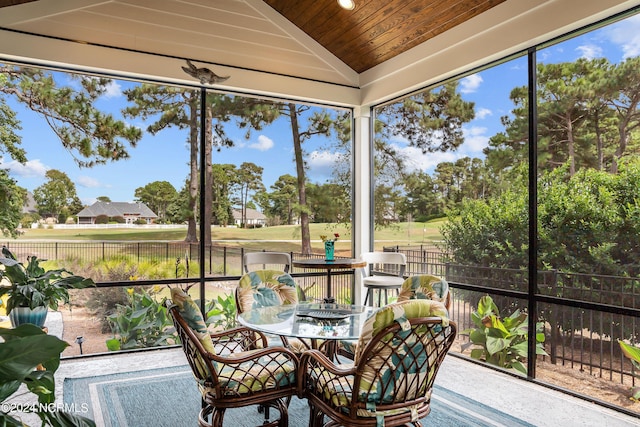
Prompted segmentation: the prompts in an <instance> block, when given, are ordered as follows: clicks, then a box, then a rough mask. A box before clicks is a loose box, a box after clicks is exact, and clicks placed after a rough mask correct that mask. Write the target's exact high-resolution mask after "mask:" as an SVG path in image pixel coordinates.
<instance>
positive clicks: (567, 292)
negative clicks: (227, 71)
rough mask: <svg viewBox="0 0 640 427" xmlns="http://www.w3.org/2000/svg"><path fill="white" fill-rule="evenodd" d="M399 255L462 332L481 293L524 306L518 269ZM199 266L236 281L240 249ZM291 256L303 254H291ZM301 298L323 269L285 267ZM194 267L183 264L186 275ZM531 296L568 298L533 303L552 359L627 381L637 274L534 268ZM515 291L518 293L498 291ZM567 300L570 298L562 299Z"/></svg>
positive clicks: (63, 250)
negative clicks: (446, 299)
mask: <svg viewBox="0 0 640 427" xmlns="http://www.w3.org/2000/svg"><path fill="white" fill-rule="evenodd" d="M3 245H4V246H7V247H8V248H9V249H10V250H11V251H13V252H14V253H15V254H16V255H17V256H18V257H19V258H21V259H24V257H26V256H29V255H37V256H38V257H40V258H43V259H56V260H61V259H66V258H81V259H83V260H84V261H94V262H97V261H101V260H107V259H118V258H122V259H133V260H137V261H142V260H150V259H151V260H159V261H160V260H162V261H169V262H175V261H177V260H181V262H183V261H186V260H190V261H191V262H199V261H200V259H199V258H200V248H199V245H198V244H188V243H182V242H20V241H17V242H16V241H10V242H5V243H4V244H3ZM385 250H386V251H394V252H395V251H399V252H403V253H405V254H406V255H407V260H408V266H407V272H406V274H407V275H416V274H433V275H437V276H441V277H444V278H445V279H446V280H447V281H448V282H449V284H450V286H451V288H452V293H453V295H454V307H453V310H452V317H453V318H454V320H455V321H456V322H457V323H458V325H459V329H460V330H461V331H462V330H464V329H467V328H469V327H472V326H473V325H472V323H471V320H470V314H471V312H472V311H473V310H474V309H475V307H476V305H477V302H478V300H479V299H480V297H481V296H482V295H487V294H488V295H491V296H492V297H493V299H494V301H495V302H496V303H497V304H498V306H499V307H500V310H501V314H502V315H503V316H508V315H510V314H511V313H512V312H513V311H515V310H516V309H521V310H526V309H527V300H526V295H527V289H528V274H527V271H526V270H516V269H502V268H490V267H477V266H467V265H457V264H452V263H447V262H444V257H443V253H442V252H441V251H440V250H439V249H438V248H437V247H434V246H427V245H424V246H420V247H402V246H394V247H387V248H385ZM204 253H205V259H204V265H205V266H206V268H205V270H206V271H207V273H208V274H209V275H211V276H214V277H216V280H217V281H220V280H223V278H224V277H227V276H228V279H229V280H232V279H237V277H239V276H240V274H241V273H242V269H241V264H242V263H241V260H242V256H243V254H244V249H242V248H231V247H225V246H215V245H214V246H207V247H206V248H205V251H204ZM291 256H292V259H294V260H295V259H300V258H302V257H321V256H322V255H320V254H318V255H311V256H307V255H305V256H303V255H301V254H299V253H291ZM291 273H292V274H293V275H294V276H295V277H296V280H298V281H299V283H300V286H301V287H302V288H303V289H304V290H305V293H306V294H307V296H308V297H309V298H314V299H321V298H323V297H325V296H326V295H327V289H326V285H327V272H326V270H302V269H296V268H292V270H291ZM198 274H199V271H198V270H197V269H191V271H190V272H189V277H197V276H198ZM331 274H332V292H331V293H332V295H334V296H336V297H337V300H338V301H339V302H344V303H347V302H351V301H352V298H353V293H354V280H353V275H352V271H351V270H344V271H332V273H331ZM538 275H539V278H538V294H539V295H541V296H553V297H558V298H561V299H563V300H566V301H568V302H567V303H566V304H565V303H563V302H562V301H559V302H554V303H544V304H539V305H538V318H539V319H540V320H541V321H544V322H545V335H546V338H545V349H546V350H547V352H548V353H549V359H550V360H551V362H552V363H554V364H562V365H568V366H571V367H577V368H579V369H580V370H581V371H585V372H589V373H590V374H591V375H594V376H599V377H602V378H606V379H609V380H618V381H620V382H621V383H625V380H626V381H629V380H631V381H632V382H633V381H634V380H635V377H634V372H633V368H632V367H631V365H630V363H629V361H628V360H625V358H624V356H623V355H622V353H621V351H620V349H619V347H618V345H617V341H616V340H617V339H626V340H629V341H631V342H638V341H639V340H640V327H639V324H638V322H639V317H638V316H630V315H623V314H618V312H617V311H619V310H623V309H637V308H639V307H640V278H629V277H617V276H599V275H589V274H576V273H563V272H560V271H557V270H552V271H541V272H539V273H538ZM508 292H516V293H520V294H521V295H522V297H513V296H509V295H506V293H508ZM569 302H571V303H569ZM583 302H584V303H599V304H606V306H607V307H608V310H597V309H591V308H588V307H587V308H584V307H581V305H580V304H581V303H583Z"/></svg>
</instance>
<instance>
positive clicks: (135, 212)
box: [77, 202, 158, 224]
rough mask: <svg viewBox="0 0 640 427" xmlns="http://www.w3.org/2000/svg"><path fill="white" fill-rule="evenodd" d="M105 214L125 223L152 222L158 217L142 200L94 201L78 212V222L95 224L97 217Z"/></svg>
mask: <svg viewBox="0 0 640 427" xmlns="http://www.w3.org/2000/svg"><path fill="white" fill-rule="evenodd" d="M105 216H106V217H107V218H108V220H109V221H114V220H116V218H122V219H124V223H125V224H140V223H141V222H142V221H144V222H145V223H146V224H153V222H154V221H155V220H156V219H157V218H158V215H156V214H155V213H154V212H153V211H152V210H151V209H149V207H148V206H147V205H145V204H144V203H142V202H95V203H94V204H93V205H91V206H89V207H86V208H84V209H82V210H81V211H80V212H78V214H77V217H78V224H96V220H97V219H98V217H105ZM139 220H142V221H139ZM116 221H117V220H116ZM120 222H122V220H120Z"/></svg>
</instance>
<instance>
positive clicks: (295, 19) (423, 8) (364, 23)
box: [264, 0, 505, 73]
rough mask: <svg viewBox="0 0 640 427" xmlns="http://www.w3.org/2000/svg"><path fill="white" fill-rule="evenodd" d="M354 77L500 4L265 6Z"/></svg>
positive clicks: (276, 2)
mask: <svg viewBox="0 0 640 427" xmlns="http://www.w3.org/2000/svg"><path fill="white" fill-rule="evenodd" d="M264 1H265V3H267V4H269V5H270V6H271V7H272V8H274V9H275V10H277V11H278V12H279V13H280V14H281V15H283V16H284V17H286V18H287V19H288V20H289V21H291V22H292V23H293V24H295V25H296V26H297V27H298V28H300V29H301V30H303V31H304V32H305V33H306V34H307V35H309V36H310V37H311V38H313V39H314V40H315V41H317V42H318V43H320V44H321V45H323V46H324V47H325V48H326V49H327V50H329V51H330V52H331V53H333V54H334V55H335V56H337V57H338V58H340V59H341V60H342V61H343V62H344V63H345V64H347V65H348V66H349V67H351V68H352V69H353V70H355V71H356V72H358V73H361V72H363V71H366V70H368V69H370V68H372V67H375V66H376V65H378V64H381V63H383V62H385V61H387V60H389V59H391V58H393V57H395V56H396V55H398V54H400V53H402V52H405V51H406V50H408V49H411V48H412V47H414V46H417V45H419V44H421V43H423V42H425V41H427V40H429V39H430V38H433V37H435V36H437V35H438V34H441V33H443V32H445V31H447V30H449V29H451V28H453V27H455V26H456V25H459V24H461V23H463V22H465V21H467V20H469V19H471V18H473V17H475V16H477V15H479V14H481V13H483V12H485V11H487V10H489V9H491V8H492V7H494V6H497V5H499V4H500V3H502V2H504V1H505V0H455V1H452V0H355V5H356V6H355V8H354V9H353V10H350V11H349V10H344V9H342V8H341V7H340V6H339V5H338V3H337V1H336V0H299V1H291V0H264Z"/></svg>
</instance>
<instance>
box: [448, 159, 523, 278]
mask: <svg viewBox="0 0 640 427" xmlns="http://www.w3.org/2000/svg"><path fill="white" fill-rule="evenodd" d="M526 170H527V169H526V168H525V167H521V168H520V179H519V180H516V181H513V182H512V183H511V184H512V185H511V187H510V188H509V189H508V190H507V191H504V192H503V193H501V194H499V195H497V196H494V197H491V198H488V199H477V200H474V199H465V200H463V201H462V203H461V205H460V207H459V208H457V209H452V210H450V211H449V212H448V214H447V218H448V221H447V222H446V223H444V224H443V226H442V228H441V230H440V231H441V233H442V236H443V240H444V243H445V246H446V248H447V251H449V253H450V255H451V258H452V261H453V262H456V263H459V264H467V265H477V266H485V267H501V268H516V269H517V268H525V267H527V262H528V254H527V249H528V247H529V241H528V227H529V222H528V212H529V211H528V188H527V185H526V182H527V181H526V176H527V174H526Z"/></svg>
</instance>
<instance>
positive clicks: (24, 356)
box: [0, 334, 69, 382]
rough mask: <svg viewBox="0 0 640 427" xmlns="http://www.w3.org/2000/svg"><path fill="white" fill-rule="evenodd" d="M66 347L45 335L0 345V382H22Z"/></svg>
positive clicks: (14, 340)
mask: <svg viewBox="0 0 640 427" xmlns="http://www.w3.org/2000/svg"><path fill="white" fill-rule="evenodd" d="M68 345H69V344H67V343H66V342H64V341H62V340H60V339H58V338H56V337H54V336H52V335H46V334H44V335H31V336H26V337H24V338H20V339H12V340H11V341H7V342H4V343H0V381H2V382H4V381H8V380H20V381H22V380H23V379H24V378H25V377H26V376H27V375H29V373H31V371H33V370H34V369H35V367H36V366H38V365H39V364H40V363H43V362H46V361H49V360H50V359H52V358H53V357H56V356H57V357H59V356H60V353H62V351H64V349H65V348H66V347H67V346H68Z"/></svg>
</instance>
